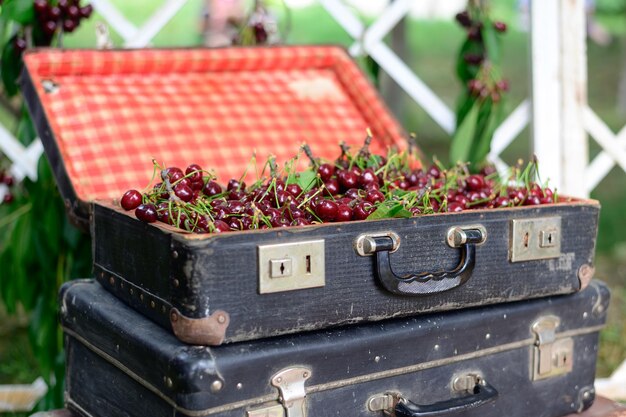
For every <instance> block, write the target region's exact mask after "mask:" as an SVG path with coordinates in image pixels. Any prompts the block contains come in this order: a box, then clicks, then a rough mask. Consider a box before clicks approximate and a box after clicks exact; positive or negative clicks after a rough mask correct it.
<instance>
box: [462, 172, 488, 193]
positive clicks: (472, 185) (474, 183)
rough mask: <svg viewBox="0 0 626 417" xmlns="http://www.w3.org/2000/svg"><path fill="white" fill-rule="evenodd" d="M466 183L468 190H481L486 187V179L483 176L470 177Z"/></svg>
mask: <svg viewBox="0 0 626 417" xmlns="http://www.w3.org/2000/svg"><path fill="white" fill-rule="evenodd" d="M465 182H466V183H467V189H468V190H471V191H478V190H481V189H482V188H483V187H484V186H485V178H484V177H483V176H481V175H470V176H469V177H467V179H466V180H465Z"/></svg>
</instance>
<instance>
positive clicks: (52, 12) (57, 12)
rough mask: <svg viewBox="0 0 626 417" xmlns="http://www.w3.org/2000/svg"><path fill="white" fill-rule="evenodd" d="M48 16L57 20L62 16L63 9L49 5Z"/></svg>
mask: <svg viewBox="0 0 626 417" xmlns="http://www.w3.org/2000/svg"><path fill="white" fill-rule="evenodd" d="M46 14H47V16H48V18H49V19H50V20H54V21H55V22H56V21H57V20H59V19H60V18H61V14H62V13H61V9H60V8H59V7H57V6H49V7H48V10H47V13H46Z"/></svg>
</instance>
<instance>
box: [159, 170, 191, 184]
mask: <svg viewBox="0 0 626 417" xmlns="http://www.w3.org/2000/svg"><path fill="white" fill-rule="evenodd" d="M184 176H185V175H184V174H183V171H182V170H181V169H180V168H178V167H169V168H166V169H164V170H162V171H161V179H162V180H163V181H165V180H166V179H169V181H170V183H173V182H176V181H178V180H179V179H181V178H183V177H184Z"/></svg>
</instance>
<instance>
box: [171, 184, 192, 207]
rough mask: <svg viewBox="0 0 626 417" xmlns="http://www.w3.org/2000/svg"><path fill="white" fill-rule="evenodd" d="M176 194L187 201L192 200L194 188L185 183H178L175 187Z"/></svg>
mask: <svg viewBox="0 0 626 417" xmlns="http://www.w3.org/2000/svg"><path fill="white" fill-rule="evenodd" d="M174 194H176V197H178V198H180V199H181V200H183V201H184V202H185V203H188V202H190V201H191V199H192V198H193V190H192V189H191V188H190V187H189V186H187V185H185V184H178V185H176V186H175V187H174Z"/></svg>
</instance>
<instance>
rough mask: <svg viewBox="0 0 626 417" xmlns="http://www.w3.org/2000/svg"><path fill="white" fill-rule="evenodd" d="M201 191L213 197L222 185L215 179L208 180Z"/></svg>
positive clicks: (220, 190) (219, 192)
mask: <svg viewBox="0 0 626 417" xmlns="http://www.w3.org/2000/svg"><path fill="white" fill-rule="evenodd" d="M202 192H203V193H204V194H205V195H207V196H209V197H213V196H214V195H217V194H221V193H222V187H221V186H220V185H219V184H218V183H216V182H215V181H209V182H207V183H206V185H205V186H204V189H203V190H202Z"/></svg>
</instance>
